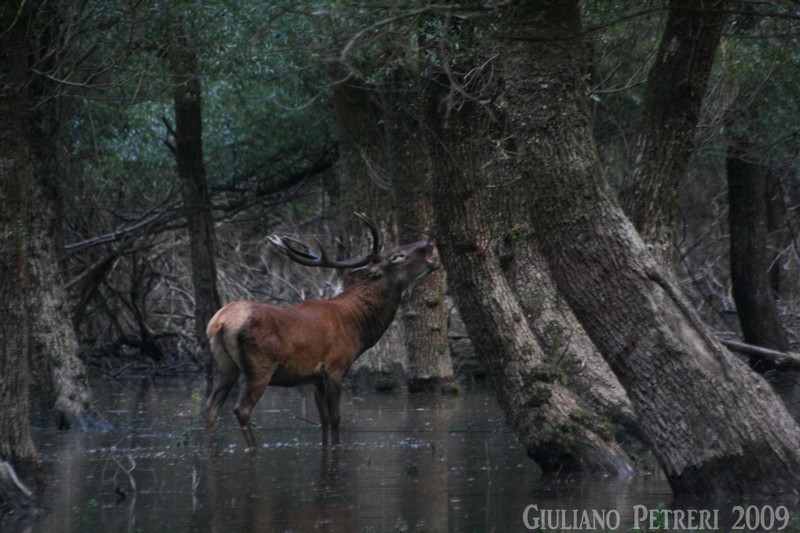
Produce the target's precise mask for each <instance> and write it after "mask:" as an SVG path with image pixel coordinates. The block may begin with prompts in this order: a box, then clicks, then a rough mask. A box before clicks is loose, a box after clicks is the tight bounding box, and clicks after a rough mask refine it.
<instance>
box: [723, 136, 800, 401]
mask: <svg viewBox="0 0 800 533" xmlns="http://www.w3.org/2000/svg"><path fill="white" fill-rule="evenodd" d="M731 142H732V144H731V146H730V148H729V149H728V157H727V161H726V167H727V178H728V205H729V208H728V222H729V224H730V243H731V251H730V262H731V288H732V292H733V301H734V302H735V303H736V311H737V314H738V316H739V324H740V325H741V327H742V334H743V336H744V340H745V342H747V343H749V344H755V345H756V346H763V347H765V348H770V349H773V350H776V351H779V352H786V351H788V350H789V341H788V339H787V336H786V331H785V329H784V327H783V324H781V319H780V315H779V313H778V306H777V305H776V303H775V298H774V297H773V295H772V286H771V283H770V274H769V267H770V263H771V261H772V259H771V258H770V257H769V252H768V250H767V243H768V240H769V239H768V235H767V218H768V213H767V177H766V173H765V172H764V168H763V167H762V166H761V165H759V164H758V163H755V162H752V161H749V160H748V159H747V157H748V153H752V151H751V150H748V146H747V143H746V142H744V141H737V140H734V141H731ZM750 364H751V366H752V367H753V368H754V369H755V370H757V371H758V372H759V373H761V374H764V375H765V376H766V377H767V379H768V381H770V383H772V385H773V386H774V387H775V390H777V391H778V393H779V394H780V395H781V397H783V399H784V401H785V403H786V404H787V406H790V407H791V406H793V405H795V404H796V403H797V402H798V399H800V391H798V386H797V378H798V372H797V371H794V370H778V369H777V368H776V367H775V365H773V364H771V363H770V362H769V361H765V360H762V359H758V358H752V357H751V359H750Z"/></svg>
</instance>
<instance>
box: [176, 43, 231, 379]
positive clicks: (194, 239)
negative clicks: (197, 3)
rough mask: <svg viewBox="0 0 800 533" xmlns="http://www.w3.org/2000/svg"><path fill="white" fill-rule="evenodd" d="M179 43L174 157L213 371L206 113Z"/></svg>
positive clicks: (192, 62) (215, 304) (192, 61)
mask: <svg viewBox="0 0 800 533" xmlns="http://www.w3.org/2000/svg"><path fill="white" fill-rule="evenodd" d="M189 46H190V45H189V44H188V43H185V42H184V43H181V46H179V49H177V50H174V51H173V55H172V57H171V60H172V65H171V67H172V70H173V75H174V78H175V90H174V93H173V102H174V106H175V131H174V138H175V146H174V152H175V159H176V161H177V166H178V177H179V178H180V180H181V183H182V184H183V201H184V205H185V210H186V218H187V222H188V225H189V242H190V248H191V261H192V283H193V285H194V322H195V336H196V338H197V342H198V344H199V346H200V349H201V353H202V354H203V359H204V360H205V361H208V369H209V371H210V369H211V352H210V351H209V346H208V339H207V338H206V326H207V325H208V322H209V321H210V320H211V317H213V316H214V313H216V312H217V311H218V310H219V308H220V307H221V306H222V303H221V300H220V296H219V291H218V289H217V266H216V243H215V233H214V219H213V216H212V213H211V200H210V198H209V195H208V185H207V184H206V167H205V162H204V160H203V111H202V99H201V86H200V75H199V72H198V66H197V55H196V54H195V52H194V51H193V50H191V49H190V48H189Z"/></svg>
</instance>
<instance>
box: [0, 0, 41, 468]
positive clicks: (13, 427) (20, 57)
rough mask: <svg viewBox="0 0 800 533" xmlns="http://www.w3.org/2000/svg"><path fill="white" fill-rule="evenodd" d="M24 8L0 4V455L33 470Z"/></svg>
mask: <svg viewBox="0 0 800 533" xmlns="http://www.w3.org/2000/svg"><path fill="white" fill-rule="evenodd" d="M26 13H27V6H24V5H21V3H20V2H3V3H2V4H0V116H2V117H4V121H5V122H4V125H3V127H2V128H0V205H2V206H3V208H2V209H0V458H2V459H4V460H8V461H10V462H11V463H12V464H14V465H15V466H16V467H17V468H18V469H20V470H22V471H29V470H30V471H32V470H34V469H35V468H37V465H38V458H37V455H36V449H35V447H34V443H33V439H32V437H31V431H30V419H29V417H30V407H29V396H28V394H29V393H28V384H29V366H28V341H29V338H28V307H27V303H28V302H27V295H26V290H25V289H26V279H27V272H26V269H27V248H26V245H27V242H26V241H27V229H26V222H27V216H28V176H29V174H28V125H27V121H28V80H27V68H28V47H27V38H28V35H27V33H26V30H27V17H26V16H25V14H26Z"/></svg>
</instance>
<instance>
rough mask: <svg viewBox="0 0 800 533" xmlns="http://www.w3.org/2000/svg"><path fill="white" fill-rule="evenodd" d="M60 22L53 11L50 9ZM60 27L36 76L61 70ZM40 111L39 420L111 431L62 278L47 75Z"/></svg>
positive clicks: (33, 351) (33, 324)
mask: <svg viewBox="0 0 800 533" xmlns="http://www.w3.org/2000/svg"><path fill="white" fill-rule="evenodd" d="M44 9H46V10H47V13H49V14H50V15H51V16H52V19H53V20H55V21H58V20H61V19H60V18H59V17H60V14H59V12H58V9H57V8H56V7H54V6H51V7H50V8H44ZM56 26H57V25H56V24H55V23H54V24H53V25H52V26H49V27H47V28H44V29H43V31H41V32H40V33H38V34H37V35H38V38H39V41H38V42H37V46H36V48H37V50H38V51H39V53H40V54H43V56H44V57H37V61H38V63H37V65H36V66H37V69H38V70H40V71H51V70H53V69H55V68H57V63H58V54H57V53H56V52H55V51H56V50H58V46H59V43H58V42H57V39H56V37H54V33H56ZM30 87H31V89H30V90H31V96H32V98H33V99H35V100H36V102H37V105H36V106H34V110H33V111H32V113H31V117H30V118H31V120H30V126H31V130H30V135H29V138H30V140H31V141H30V142H31V161H32V166H31V171H32V173H33V176H32V179H31V180H30V182H29V183H30V190H29V194H30V197H31V209H29V223H28V224H29V225H28V227H29V235H30V238H29V247H28V250H29V257H28V268H29V270H28V296H29V317H30V346H29V349H30V357H31V390H33V391H36V394H35V395H33V396H32V397H31V410H32V413H33V419H34V420H35V421H37V422H38V423H40V424H47V425H51V426H55V427H57V428H61V429H77V430H90V429H107V428H109V427H110V424H109V422H108V421H107V420H106V419H105V418H104V417H103V416H102V415H101V414H100V413H99V412H98V411H97V410H96V409H95V408H94V407H93V406H92V401H91V391H90V390H89V384H88V381H87V376H86V368H85V366H84V363H83V361H82V360H81V358H80V352H79V346H78V338H77V335H76V333H75V326H74V324H73V321H72V318H71V313H70V309H69V306H68V301H67V293H66V290H65V289H64V283H65V280H64V275H63V272H62V269H61V267H62V265H63V261H62V259H63V257H62V254H63V250H64V235H63V233H64V232H63V223H64V212H63V211H64V210H63V197H62V194H61V185H60V183H59V175H58V158H57V151H58V148H57V140H56V138H57V133H58V129H59V127H60V125H61V124H60V122H59V121H60V116H59V111H60V110H61V109H62V106H63V105H65V103H64V101H63V100H62V99H60V98H59V97H57V96H55V95H54V94H53V92H54V91H57V90H60V89H59V88H56V87H55V86H54V84H53V82H52V81H50V80H49V79H47V78H45V77H44V76H36V77H34V79H33V80H32V82H31V85H30Z"/></svg>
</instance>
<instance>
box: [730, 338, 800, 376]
mask: <svg viewBox="0 0 800 533" xmlns="http://www.w3.org/2000/svg"><path fill="white" fill-rule="evenodd" d="M720 342H721V343H722V344H723V345H725V346H726V347H727V348H728V349H730V350H733V351H735V352H738V353H741V354H744V355H749V356H750V357H756V358H759V359H764V360H766V361H769V362H770V363H772V364H773V365H775V366H778V367H784V368H797V369H800V354H798V353H795V352H780V351H778V350H771V349H769V348H764V347H763V346H756V345H754V344H747V343H746V342H741V341H732V340H726V339H720Z"/></svg>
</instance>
